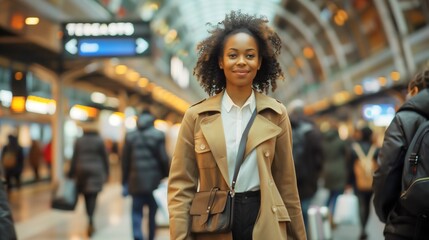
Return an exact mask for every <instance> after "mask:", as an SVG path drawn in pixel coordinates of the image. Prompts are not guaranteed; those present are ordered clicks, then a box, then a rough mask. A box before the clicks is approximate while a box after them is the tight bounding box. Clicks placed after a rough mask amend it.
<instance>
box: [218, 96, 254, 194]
mask: <svg viewBox="0 0 429 240" xmlns="http://www.w3.org/2000/svg"><path fill="white" fill-rule="evenodd" d="M253 111H256V98H255V94H254V92H253V91H252V94H251V95H250V97H249V98H248V99H247V101H246V102H245V103H244V105H243V106H242V107H241V108H240V107H239V106H237V105H236V104H234V102H233V101H232V100H231V98H230V97H229V95H228V93H227V92H226V91H225V92H224V95H223V97H222V110H221V116H222V124H223V131H224V135H225V143H226V156H227V161H228V175H229V182H230V184H231V183H232V178H233V177H234V170H235V162H236V158H237V151H238V146H239V145H240V140H241V136H242V134H243V132H244V129H245V128H246V125H247V123H248V122H249V120H250V117H251V115H252V113H253ZM259 186H260V180H259V173H258V164H257V161H256V151H255V149H254V150H252V152H250V154H249V155H248V156H247V157H246V159H244V161H243V164H241V168H240V171H239V172H238V177H237V182H236V185H235V191H236V192H246V191H256V190H259Z"/></svg>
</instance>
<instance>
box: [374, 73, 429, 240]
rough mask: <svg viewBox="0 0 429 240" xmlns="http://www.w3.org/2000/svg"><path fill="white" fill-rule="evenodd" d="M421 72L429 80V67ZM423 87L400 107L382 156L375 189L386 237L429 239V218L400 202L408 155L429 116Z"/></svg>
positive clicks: (428, 93) (428, 91)
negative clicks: (416, 215) (417, 215)
mask: <svg viewBox="0 0 429 240" xmlns="http://www.w3.org/2000/svg"><path fill="white" fill-rule="evenodd" d="M425 72H426V74H420V75H419V76H420V77H423V78H425V82H426V83H429V71H425ZM428 85H429V84H428ZM428 85H426V89H422V90H421V91H420V92H419V93H418V94H417V95H415V96H413V97H412V98H410V99H409V100H408V101H406V102H405V103H404V105H403V106H402V107H401V108H400V109H399V111H398V113H397V114H396V116H395V118H394V119H393V120H392V122H391V124H390V126H389V127H388V128H387V130H386V133H385V137H384V142H383V146H382V148H381V150H380V154H379V156H378V164H379V168H378V170H377V171H376V172H375V175H374V182H373V190H374V207H375V211H376V213H377V215H378V217H379V218H380V220H381V221H382V222H385V223H386V226H385V229H384V235H385V237H386V239H427V237H428V236H429V221H427V220H422V219H419V218H418V217H413V216H411V214H409V213H408V212H407V211H406V210H405V209H404V208H403V207H402V206H401V205H400V204H399V201H398V200H399V196H400V191H401V179H402V171H403V168H404V155H405V152H406V149H407V147H408V146H409V144H410V142H411V139H412V138H413V135H414V133H415V132H416V131H417V129H418V127H419V126H420V124H422V123H423V122H425V121H426V120H427V119H428V118H429V89H427V86H428Z"/></svg>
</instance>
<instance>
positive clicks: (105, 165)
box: [99, 137, 110, 181]
mask: <svg viewBox="0 0 429 240" xmlns="http://www.w3.org/2000/svg"><path fill="white" fill-rule="evenodd" d="M99 151H100V156H101V159H102V162H103V169H104V172H105V173H106V181H107V180H108V179H109V174H110V167H109V156H108V154H107V149H106V145H105V144H104V142H103V139H102V138H101V137H100V150H99Z"/></svg>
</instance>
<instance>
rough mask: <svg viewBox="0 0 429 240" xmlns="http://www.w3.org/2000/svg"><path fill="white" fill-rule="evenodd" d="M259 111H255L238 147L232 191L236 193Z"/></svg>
mask: <svg viewBox="0 0 429 240" xmlns="http://www.w3.org/2000/svg"><path fill="white" fill-rule="evenodd" d="M256 114H257V111H256V109H255V110H254V111H253V113H252V116H251V117H250V120H249V122H248V123H247V126H246V129H244V132H243V135H242V136H241V140H240V145H239V146H238V151H237V159H236V161H235V171H234V177H233V178H232V184H231V189H232V191H234V188H235V183H236V181H237V176H238V172H239V171H240V166H241V164H242V163H243V161H244V150H245V149H246V142H247V136H248V133H249V130H250V127H251V126H252V123H253V120H255V117H256Z"/></svg>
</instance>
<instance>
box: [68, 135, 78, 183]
mask: <svg viewBox="0 0 429 240" xmlns="http://www.w3.org/2000/svg"><path fill="white" fill-rule="evenodd" d="M78 155H79V147H78V140H76V142H75V143H74V147H73V156H72V159H71V163H70V170H69V173H68V177H69V178H73V177H74V175H75V174H76V164H77V157H78Z"/></svg>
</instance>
